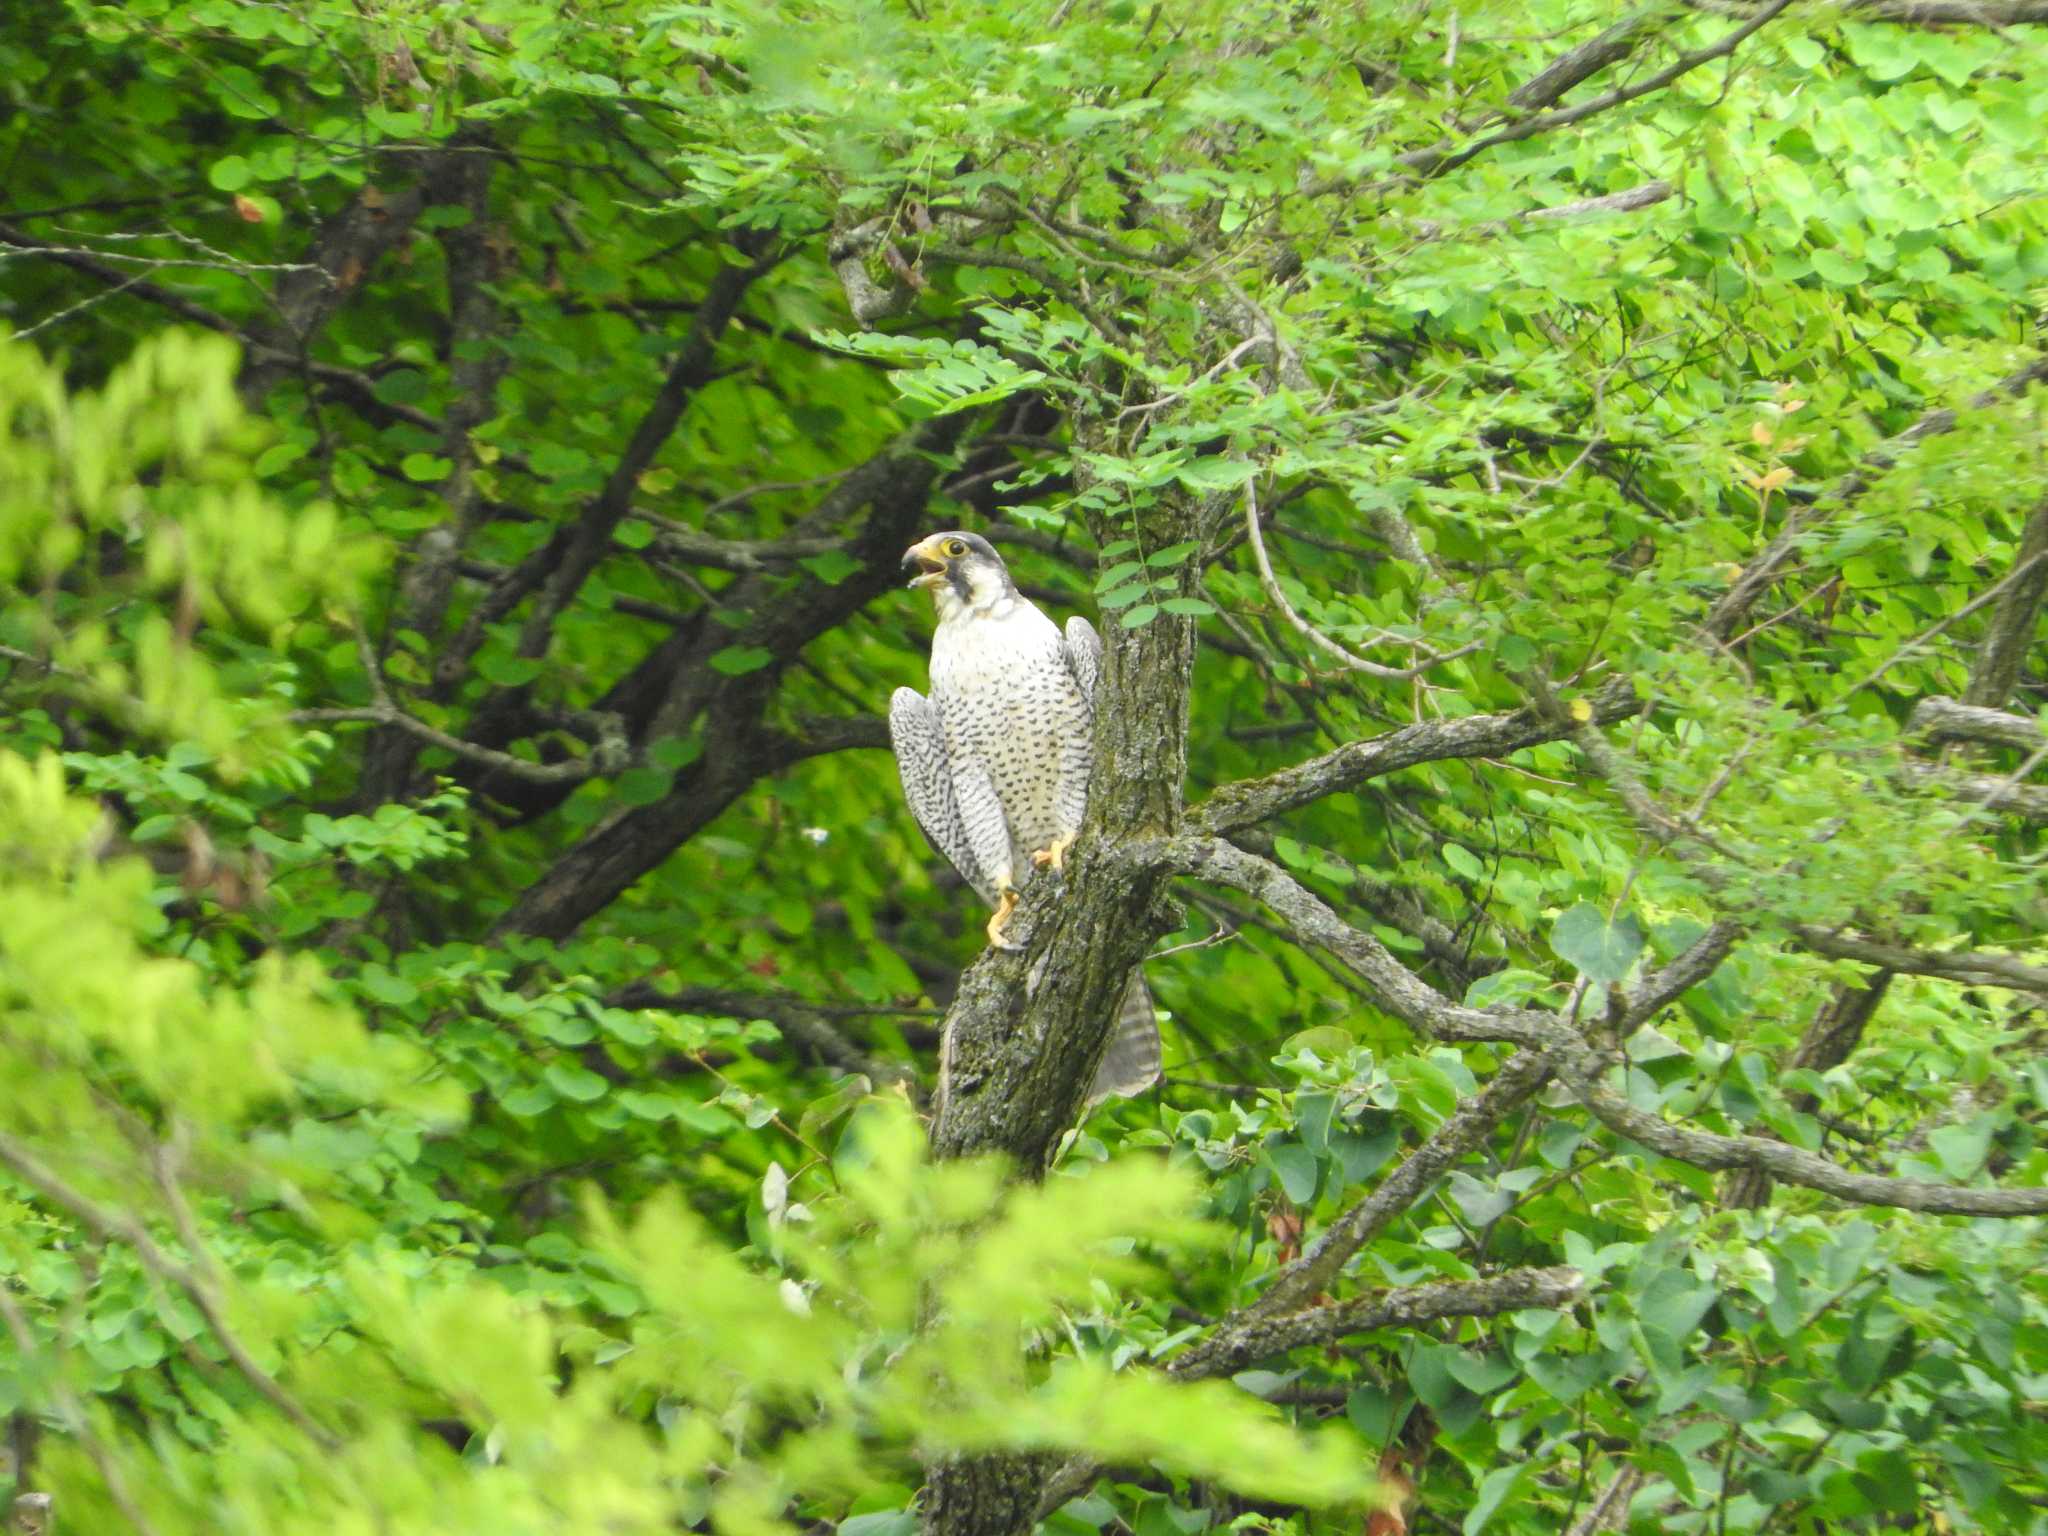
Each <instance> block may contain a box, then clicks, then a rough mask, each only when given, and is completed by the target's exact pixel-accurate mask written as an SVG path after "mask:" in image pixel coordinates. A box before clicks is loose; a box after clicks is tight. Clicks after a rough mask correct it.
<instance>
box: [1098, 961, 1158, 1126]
mask: <svg viewBox="0 0 2048 1536" xmlns="http://www.w3.org/2000/svg"><path fill="white" fill-rule="evenodd" d="M1157 1081H1159V1020H1158V1018H1157V1016H1156V1014H1155V1012H1154V1009H1153V1004H1152V989H1151V988H1150V987H1148V986H1146V985H1145V973H1144V972H1143V971H1141V970H1134V971H1132V972H1131V979H1130V980H1129V981H1128V982H1126V983H1125V984H1124V1000H1123V1003H1122V1004H1121V1005H1120V1006H1119V1007H1118V1009H1117V1016H1116V1030H1115V1032H1114V1033H1113V1034H1112V1035H1111V1036H1110V1037H1109V1049H1108V1050H1107V1051H1105V1052H1103V1055H1102V1065H1101V1066H1099V1067H1097V1068H1096V1069H1095V1082H1094V1083H1093V1084H1092V1085H1091V1086H1090V1087H1089V1089H1088V1102H1089V1103H1090V1104H1094V1103H1097V1102H1098V1101H1100V1100H1102V1099H1106V1098H1109V1097H1111V1096H1112V1095H1115V1096H1117V1097H1120V1098H1126V1099H1128V1098H1133V1097H1135V1096H1136V1095H1138V1094H1141V1093H1143V1092H1144V1091H1145V1090H1146V1089H1147V1088H1150V1087H1151V1086H1152V1085H1153V1084H1154V1083H1156V1082H1157Z"/></svg>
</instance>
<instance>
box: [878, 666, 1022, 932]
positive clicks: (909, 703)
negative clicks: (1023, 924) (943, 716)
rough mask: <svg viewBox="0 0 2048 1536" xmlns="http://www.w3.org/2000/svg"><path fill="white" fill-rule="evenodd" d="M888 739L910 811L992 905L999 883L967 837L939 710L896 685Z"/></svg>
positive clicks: (929, 702)
mask: <svg viewBox="0 0 2048 1536" xmlns="http://www.w3.org/2000/svg"><path fill="white" fill-rule="evenodd" d="M889 745H890V746H891V747H893V748H894V749H895V752H896V771H897V772H898V773H899V774H901V775H902V776H903V798H904V799H905V800H907V801H909V802H910V814H911V815H913V816H915V817H916V818H917V824H918V825H919V826H920V827H923V828H924V835H925V836H926V837H928V838H930V839H931V843H932V846H933V847H934V848H936V849H938V850H939V852H941V853H943V854H944V855H945V856H946V858H947V860H948V861H949V862H950V863H951V864H952V866H953V867H954V868H955V869H957V870H959V871H960V878H961V879H963V880H965V881H966V882H967V883H968V884H969V885H971V886H973V887H974V889H975V893H976V894H977V895H979V896H980V897H981V899H982V900H983V901H986V902H988V903H990V904H991V905H993V904H994V902H995V899H996V897H995V887H993V886H992V885H990V884H989V882H988V879H987V878H986V877H985V876H984V875H983V874H982V872H981V865H980V864H978V863H977V862H976V861H975V857H974V846H973V844H971V843H970V842H969V841H968V840H967V826H966V823H964V822H963V821H962V820H961V819H960V805H959V801H958V800H957V799H956V798H955V797H954V794H953V773H952V769H951V767H950V765H949V764H948V763H947V761H946V737H945V733H944V732H943V731H942V730H940V728H939V712H938V711H937V710H936V709H933V708H932V705H931V701H930V700H929V699H927V698H925V696H924V695H923V694H921V693H918V692H917V691H916V690H914V689H910V688H898V689H897V690H896V691H895V693H893V694H891V695H890V697H889Z"/></svg>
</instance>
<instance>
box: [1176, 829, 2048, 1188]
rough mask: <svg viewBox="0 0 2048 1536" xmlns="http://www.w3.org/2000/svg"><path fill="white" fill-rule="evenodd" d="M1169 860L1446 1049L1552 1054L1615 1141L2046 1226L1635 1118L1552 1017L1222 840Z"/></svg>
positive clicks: (1756, 1143)
mask: <svg viewBox="0 0 2048 1536" xmlns="http://www.w3.org/2000/svg"><path fill="white" fill-rule="evenodd" d="M1163 857H1165V858H1167V859H1168V860H1169V861H1171V862H1172V863H1173V864H1174V865H1175V866H1176V867H1177V868H1179V869H1181V870H1182V871H1184V872H1185V873H1189V874H1193V875H1197V876H1200V877H1202V878H1205V879H1212V880H1220V881H1222V882H1223V883H1225V884H1228V885H1234V886H1236V887H1238V889H1240V890H1243V891H1245V892H1247V893H1248V894H1250V895H1252V896H1255V897H1257V898H1258V899H1259V900H1260V901H1262V902H1264V903H1265V904H1266V905H1267V906H1268V907H1270V908H1271V909H1272V910H1273V911H1274V912H1276V913H1277V914H1279V915H1280V916H1281V917H1283V918H1285V919H1286V920H1287V922H1288V923H1289V925H1290V926H1291V927H1292V929H1293V930H1294V932H1295V933H1296V935H1297V936H1298V937H1300V938H1301V939H1303V940H1305V941H1306V942H1308V943H1312V944H1316V945H1320V946H1321V947H1323V948H1325V949H1328V950H1329V951H1330V952H1331V953H1333V954H1335V955H1337V956H1338V957H1339V958H1340V959H1342V960H1344V961H1345V963H1347V964H1349V965H1351V966H1352V967H1353V968H1354V969H1356V970H1358V971H1359V973H1360V974H1361V975H1362V976H1364V978H1365V979H1366V981H1367V983H1368V984H1369V985H1370V986H1371V987H1372V988H1373V990H1374V991H1375V992H1376V993H1377V994H1378V997H1379V1001H1380V1004H1381V1006H1382V1007H1384V1008H1385V1009H1386V1010H1387V1011H1388V1012H1389V1013H1391V1014H1393V1015H1394V1017H1396V1018H1398V1019H1400V1020H1401V1021H1402V1022H1404V1023H1407V1024H1409V1025H1411V1026H1413V1027H1414V1028H1416V1029H1419V1030H1422V1031H1424V1032H1425V1033H1428V1034H1433V1035H1435V1036H1436V1037H1437V1038H1439V1039H1443V1040H1500V1041H1510V1042H1513V1043H1514V1044H1516V1045H1520V1046H1523V1047H1524V1048H1527V1049H1533V1050H1536V1051H1540V1052H1544V1053H1547V1054H1548V1055H1549V1056H1550V1058H1551V1061H1552V1064H1553V1066H1554V1069H1555V1071H1556V1073H1557V1075H1558V1076H1559V1077H1560V1078H1562V1079H1563V1080H1564V1082H1565V1084H1566V1085H1567V1086H1568V1087H1569V1088H1570V1089H1571V1091H1572V1093H1573V1095H1574V1096H1575V1097H1576V1098H1577V1099H1578V1100H1579V1102H1580V1103H1581V1104H1582V1105H1584V1106H1585V1107H1586V1109H1587V1110H1588V1111H1589V1112H1590V1113H1591V1114H1592V1115H1593V1117H1594V1118H1595V1119H1596V1120H1598V1121H1600V1123H1601V1124H1603V1125H1605V1126H1606V1127H1607V1128H1608V1129H1609V1130H1612V1131H1614V1132H1616V1133H1617V1134H1619V1135H1622V1136H1625V1137H1627V1138H1628V1139H1629V1140H1631V1141H1636V1142H1639V1143H1641V1144H1642V1145H1643V1146H1645V1147H1648V1148H1649V1149H1650V1150H1652V1151H1654V1152H1658V1153H1661V1154H1663V1155H1664V1156H1666V1157H1671V1158H1674V1159H1676V1160H1678V1161H1680V1162H1684V1163H1689V1164H1691V1165H1692V1166H1693V1167H1695V1168H1704V1169H1708V1170H1720V1169H1728V1168H1758V1169H1762V1170H1763V1171H1765V1172H1767V1173H1769V1174H1770V1175H1771V1176H1772V1177H1774V1178H1776V1179H1779V1180H1781V1181H1782V1182H1784V1183H1787V1184H1800V1185H1804V1186H1805V1187H1806V1188H1808V1189H1817V1190H1819V1191H1821V1192H1822V1193H1824V1194H1831V1195H1835V1196H1837V1197H1838V1198H1841V1199H1844V1200H1850V1201H1855V1202H1858V1203H1861V1204H1864V1205H1888V1206H1898V1207H1901V1208H1903V1209H1906V1210H1915V1211H1927V1212H1931V1213H1936V1214H1942V1215H1960V1216H2026V1215H2040V1214H2048V1188H2044V1189H1982V1188H1976V1187H1970V1186H1962V1185H1952V1184H1937V1183H1933V1182H1930V1181H1927V1180H1922V1179H1898V1178H1885V1177H1880V1176H1878V1175H1875V1174H1862V1173H1852V1172H1850V1171H1849V1170H1847V1169H1845V1168H1843V1167H1841V1166H1840V1165H1839V1164H1836V1163H1833V1162H1830V1161H1829V1160H1828V1159H1827V1158H1824V1157H1820V1156H1818V1155H1816V1154H1814V1153H1811V1152H1805V1151H1801V1150H1799V1149H1798V1148H1795V1147H1790V1146H1787V1145H1785V1144H1784V1143H1783V1142H1777V1141H1768V1140H1765V1139H1763V1138H1761V1137H1755V1136H1721V1135H1716V1134H1714V1133H1712V1132H1707V1131H1696V1130H1691V1129H1689V1128H1686V1127H1683V1126H1677V1125H1673V1124H1671V1123H1669V1122H1668V1121H1665V1120H1663V1119H1660V1118H1659V1117H1658V1116H1656V1115H1653V1114H1649V1113H1647V1112H1645V1111H1643V1110H1640V1109H1638V1108H1636V1107H1635V1106H1634V1105H1633V1104H1631V1103H1629V1102H1628V1100H1627V1099H1625V1098H1623V1097H1621V1096H1620V1095H1619V1094H1617V1093H1615V1092H1614V1091H1613V1090H1611V1089H1609V1088H1607V1087H1606V1086H1605V1085H1604V1084H1603V1083H1602V1082H1601V1078H1602V1077H1603V1076H1604V1074H1605V1073H1606V1071H1607V1069H1608V1063H1607V1062H1606V1061H1605V1060H1604V1059H1603V1058H1602V1057H1601V1055H1600V1054H1599V1053H1598V1052H1597V1051H1595V1050H1594V1049H1593V1047H1592V1046H1590V1045H1589V1044H1587V1042H1586V1041H1585V1039H1584V1038H1583V1037H1582V1036H1581V1035H1580V1034H1579V1033H1578V1031H1577V1030H1576V1029H1574V1028H1573V1027H1571V1025H1570V1024H1569V1023H1568V1022H1567V1021H1566V1020H1564V1019H1562V1018H1560V1017H1559V1016H1558V1015H1556V1014H1555V1013H1550V1012H1544V1011H1540V1010H1536V1009H1531V1008H1507V1007H1501V1008H1493V1009H1477V1008H1469V1007H1466V1006H1464V1005H1462V1004H1459V1003H1454V1002H1452V1001H1451V1000H1450V999H1449V998H1447V997H1445V996H1443V995H1442V994H1441V993H1438V992H1436V991H1435V990H1434V989H1433V988H1431V987H1430V986H1429V984H1428V983H1426V982H1425V981H1423V980H1422V978H1421V977H1419V976H1417V975H1415V974H1414V973H1413V972H1412V971H1410V970H1408V969H1407V967H1405V966H1403V965H1402V964H1401V963H1400V961H1398V960H1396V959H1395V958H1394V956H1393V955H1392V954H1391V953H1390V952H1389V951H1388V950H1387V949H1386V947H1385V946H1384V945H1382V944H1380V943H1379V941H1378V940H1377V939H1374V938H1373V937H1372V936H1371V935H1369V934H1363V933H1360V932H1358V931H1357V930H1356V929H1353V928H1351V927H1349V926H1348V925H1347V924H1345V923H1344V922H1343V920H1342V919H1340V918H1339V917H1338V916H1337V915H1336V914H1335V913H1334V912H1332V911H1331V910H1330V909H1329V908H1328V907H1327V906H1325V905H1324V904H1323V903H1322V902H1321V901H1320V900H1318V899H1317V898H1316V896H1315V895H1314V894H1313V893H1312V892H1310V891H1309V890H1308V889H1307V888H1306V887H1304V886H1302V885H1301V884H1300V883H1299V882H1298V881H1296V880H1295V879H1293V877H1291V876H1290V875H1288V874H1287V873H1286V872H1285V871H1284V870H1282V869H1280V868H1279V867H1277V866H1276V865H1272V864H1269V863H1268V862H1267V861H1266V860H1264V859H1259V858H1255V857H1254V856H1253V855H1251V854H1248V853H1244V852H1243V851H1242V850H1239V849H1236V848H1232V847H1231V846H1230V845H1229V844H1228V843H1223V842H1220V841H1217V840H1215V839H1202V838H1192V837H1191V838H1183V839H1180V840H1178V841H1176V842H1175V843H1174V844H1172V845H1171V846H1170V847H1169V848H1168V849H1166V850H1164V851H1163Z"/></svg>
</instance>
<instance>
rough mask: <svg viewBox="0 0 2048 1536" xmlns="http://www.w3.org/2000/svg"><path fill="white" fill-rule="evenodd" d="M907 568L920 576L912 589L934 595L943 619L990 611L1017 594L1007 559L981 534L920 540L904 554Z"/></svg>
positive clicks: (939, 535)
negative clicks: (923, 589) (921, 588)
mask: <svg viewBox="0 0 2048 1536" xmlns="http://www.w3.org/2000/svg"><path fill="white" fill-rule="evenodd" d="M903 566H904V569H906V570H910V571H914V572H915V573H916V574H914V575H913V576H912V577H911V578H910V585H911V586H913V587H923V588H925V589H926V590H927V591H929V592H930V593H931V595H932V601H933V602H934V603H936V604H937V605H938V610H939V617H940V618H941V619H947V618H950V617H952V616H953V615H954V614H955V613H959V612H962V611H963V610H966V609H972V608H986V607H988V606H989V605H990V604H992V603H996V602H999V601H1001V600H1002V599H1003V598H1005V597H1008V596H1011V595H1013V594H1014V593H1015V592H1016V590H1017V584H1016V583H1015V582H1013V581H1011V580H1010V573H1009V571H1008V570H1007V569H1006V568H1005V567H1004V565H1003V557H1002V556H1001V555H999V554H997V553H996V552H995V548H994V546H992V545H991V544H990V543H989V541H988V540H987V539H984V538H983V537H982V536H981V535H980V534H978V533H962V532H961V531H959V530H958V529H952V530H950V531H948V532H945V533H935V534H933V535H932V536H931V537H930V538H928V539H920V540H918V542H917V543H915V544H913V545H911V546H910V548H908V549H906V550H905V551H904V552H903Z"/></svg>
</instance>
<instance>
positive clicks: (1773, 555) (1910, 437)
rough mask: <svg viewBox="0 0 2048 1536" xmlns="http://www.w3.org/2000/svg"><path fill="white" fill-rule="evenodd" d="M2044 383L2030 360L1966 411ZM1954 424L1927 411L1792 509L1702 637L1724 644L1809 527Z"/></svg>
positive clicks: (2047, 358)
mask: <svg viewBox="0 0 2048 1536" xmlns="http://www.w3.org/2000/svg"><path fill="white" fill-rule="evenodd" d="M2044 382H2048V354H2043V355H2042V356H2040V357H2037V358H2035V359H2034V360H2033V361H2032V362H2031V363H2029V364H2027V366H2026V367H2024V368H2022V369H2020V370H2019V371H2018V372H2016V373H2013V374H2010V375H2008V376H2007V377H2005V378H2004V379H2001V380H2000V381H1999V382H1998V383H1997V384H1995V385H1993V386H1992V387H1991V388H1990V389H1987V390H1985V391H1983V392H1982V393H1981V394H1978V395H1975V396H1973V397H1972V398H1971V400H1970V404H1969V408H1970V409H1971V410H1973V411H1981V410H1984V409H1986V408H1987V407H1989V406H1993V405H1996V404H1997V403H1998V402H1999V400H2000V399H2002V398H2011V399H2017V398H2019V397H2020V396H2021V395H2024V394H2025V393H2026V391H2027V388H2028V386H2029V385H2032V384H2039V383H2044ZM1956 419H1957V412H1956V409H1955V407H1953V406H1942V407H1940V408H1939V409H1937V410H1932V411H1929V412H1928V413H1927V414H1926V415H1924V416H1922V417H1921V418H1920V419H1919V420H1918V421H1916V422H1914V423H1913V425H1912V426H1910V427H1908V428H1907V429H1906V430H1905V431H1903V432H1901V433H1900V434H1899V435H1898V436H1897V437H1894V438H1890V439H1888V440H1887V441H1885V442H1883V443H1880V444H1879V445H1878V446H1877V447H1875V448H1873V449H1871V450H1870V452H1868V453H1866V454H1865V455H1864V456H1863V461H1862V462H1861V463H1860V464H1858V465H1857V466H1856V467H1855V468H1854V469H1852V470H1850V471H1849V473H1847V474H1846V475H1843V476H1842V477H1841V478H1840V479H1838V480H1837V481H1835V483H1834V484H1833V485H1831V486H1830V487H1828V489H1827V490H1826V491H1825V492H1824V493H1823V494H1822V495H1821V496H1820V498H1819V499H1818V500H1817V501H1816V502H1815V503H1814V504H1813V505H1812V506H1811V507H1805V508H1795V509H1794V510H1793V511H1792V512H1790V513H1789V514H1788V515H1787V517H1786V519H1785V526H1784V527H1783V528H1782V529H1781V530H1780V531H1779V533H1778V536H1777V537H1776V538H1775V539H1773V540H1771V542H1770V544H1769V545H1768V546H1766V548H1765V549H1764V551H1763V553H1762V554H1760V555H1758V556H1757V557H1756V558H1755V559H1754V560H1752V561H1750V562H1749V564H1748V565H1746V566H1744V567H1743V571H1742V574H1741V575H1740V576H1739V577H1737V578H1736V579H1735V582H1734V584H1733V585H1732V586H1730V587H1729V589H1728V590H1727V591H1726V592H1724V593H1722V594H1721V596H1720V598H1719V600H1717V601H1716V602H1715V603H1714V605H1713V607H1712V608H1710V609H1709V610H1708V611H1707V617H1706V623H1705V628H1706V631H1707V633H1708V634H1710V635H1712V636H1713V637H1714V638H1715V639H1717V640H1723V641H1725V640H1727V638H1728V637H1729V636H1730V635H1732V634H1733V633H1734V632H1735V630H1736V628H1737V627H1738V626H1739V625H1741V624H1742V622H1743V621H1744V620H1745V619H1746V618H1747V617H1748V615H1749V610H1750V607H1751V606H1752V605H1753V604H1754V603H1755V602H1756V600H1757V599H1758V598H1759V597H1761V596H1762V595H1763V594H1764V593H1765V592H1766V591H1768V590H1769V589H1770V588H1771V587H1772V586H1774V585H1775V584H1776V583H1777V580H1778V575H1779V573H1780V572H1781V571H1782V570H1783V569H1784V568H1785V566H1786V565H1787V564H1788V563H1790V561H1791V559H1792V557H1793V556H1794V555H1795V554H1797V553H1798V551H1799V548H1800V546H1801V544H1802V543H1803V542H1804V540H1805V537H1806V533H1807V531H1808V529H1809V528H1810V527H1811V526H1812V525H1813V524H1815V523H1817V522H1821V521H1824V520H1826V519H1827V518H1829V517H1831V516H1833V515H1834V513H1835V511H1836V510H1837V509H1839V508H1840V507H1842V506H1845V505H1847V504H1848V503H1849V502H1851V501H1854V500H1855V499H1856V498H1857V497H1858V496H1861V495H1862V494H1863V493H1864V492H1865V491H1866V490H1868V489H1869V488H1870V486H1871V485H1872V483H1873V482H1875V481H1876V479H1877V477H1878V476H1879V475H1881V474H1883V473H1884V472H1885V471H1886V470H1888V469H1890V468H1891V467H1892V466H1893V465H1895V464H1896V463H1898V461H1899V458H1900V456H1901V455H1903V454H1904V453H1905V452H1906V450H1907V449H1909V448H1911V447H1913V446H1914V444H1916V443H1920V442H1923V441H1925V440H1926V439H1927V438H1930V437H1939V436H1941V435H1942V434H1943V433H1945V432H1952V431H1954V430H1955V425H1956ZM2044 564H2048V562H2044ZM2037 569H2038V567H2037Z"/></svg>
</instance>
